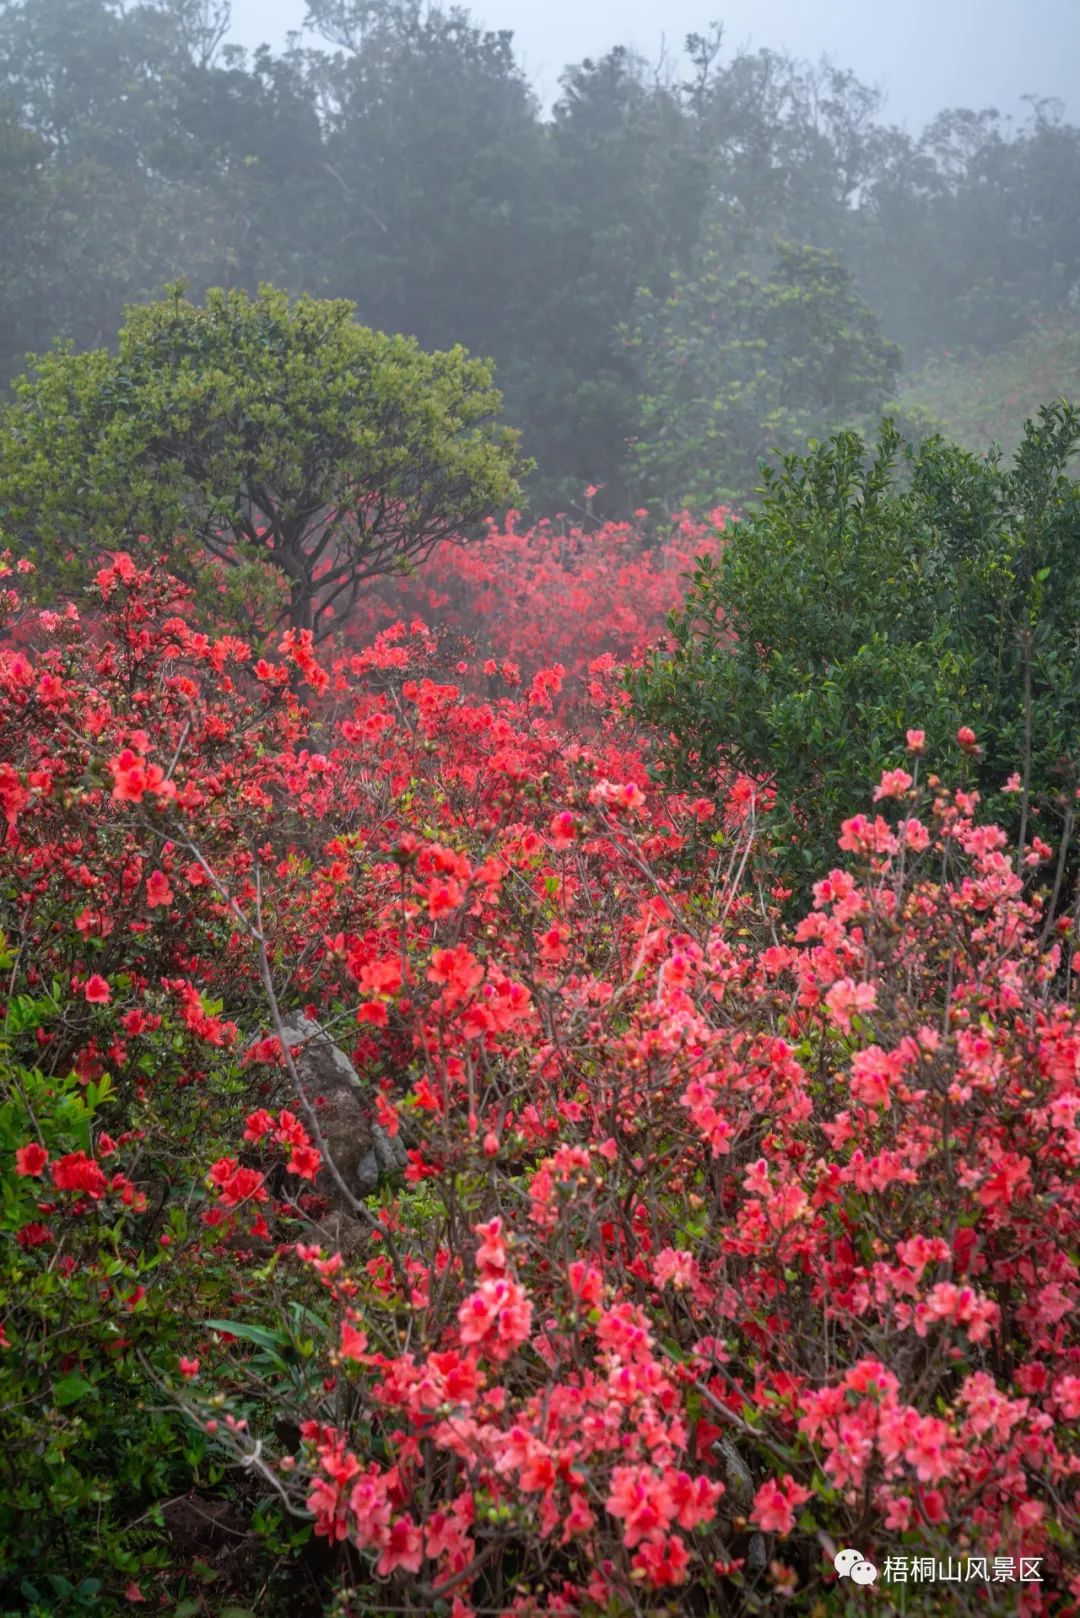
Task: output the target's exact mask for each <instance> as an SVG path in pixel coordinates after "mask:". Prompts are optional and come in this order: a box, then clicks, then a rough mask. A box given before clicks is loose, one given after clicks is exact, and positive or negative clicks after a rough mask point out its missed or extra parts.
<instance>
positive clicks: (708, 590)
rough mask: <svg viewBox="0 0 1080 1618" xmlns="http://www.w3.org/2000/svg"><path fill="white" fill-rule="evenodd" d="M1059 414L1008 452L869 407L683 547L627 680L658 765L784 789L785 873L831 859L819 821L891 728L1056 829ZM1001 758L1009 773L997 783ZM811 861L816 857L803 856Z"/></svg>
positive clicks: (1062, 683) (1075, 655) (1069, 599)
mask: <svg viewBox="0 0 1080 1618" xmlns="http://www.w3.org/2000/svg"><path fill="white" fill-rule="evenodd" d="M1078 442H1080V416H1078V415H1077V412H1076V411H1074V410H1073V409H1071V408H1070V407H1068V406H1066V405H1064V404H1060V405H1054V406H1051V407H1047V408H1045V409H1044V410H1042V411H1041V412H1040V415H1039V419H1038V421H1037V422H1034V423H1032V422H1029V423H1028V424H1027V427H1026V429H1025V436H1024V441H1023V443H1022V445H1021V447H1020V449H1019V451H1018V453H1017V456H1016V461H1015V465H1014V466H1013V467H1012V468H1011V469H1006V467H1005V466H1004V465H1002V464H1000V463H998V462H997V461H996V460H995V459H993V458H989V459H986V460H982V459H979V458H977V457H976V456H974V455H971V454H969V453H968V452H967V451H964V450H961V449H959V448H957V447H955V446H954V445H951V444H949V443H947V442H946V441H945V440H943V439H940V438H938V439H932V440H929V441H928V442H927V443H925V444H924V445H923V446H922V447H921V449H920V450H918V451H915V450H913V449H912V448H911V447H910V446H907V445H905V444H904V443H903V442H902V441H901V440H900V439H899V437H898V435H897V434H896V433H895V432H894V430H893V429H892V428H891V427H890V426H889V425H888V424H886V425H885V426H884V427H883V429H882V432H881V435H880V438H879V441H878V444H877V447H876V449H875V451H874V452H873V454H871V455H870V456H868V455H867V453H866V450H865V447H864V444H863V442H862V440H861V439H860V438H859V437H858V436H857V435H856V434H853V433H844V434H839V435H837V436H836V437H834V438H832V439H830V440H829V441H828V442H826V443H824V444H823V445H821V446H820V447H819V448H817V449H815V450H814V451H812V453H810V454H809V455H805V456H798V455H791V456H789V457H788V458H787V459H786V460H785V461H784V463H783V467H782V469H781V470H780V471H779V472H776V473H771V474H769V475H768V476H767V480H766V490H765V495H764V499H763V501H762V504H761V507H760V509H759V510H758V511H756V512H755V513H754V514H753V515H752V516H751V517H749V518H748V519H747V520H745V521H743V522H740V523H738V524H737V525H736V526H734V527H733V528H732V529H731V530H730V531H729V534H728V537H727V540H726V545H725V549H724V552H723V555H722V557H721V559H720V561H719V562H718V563H716V564H715V565H714V564H711V563H709V562H702V563H701V565H700V566H699V568H698V570H697V572H696V573H695V575H694V578H693V581H692V584H691V587H690V591H689V594H688V597H687V600H686V604H685V607H684V609H683V610H682V611H681V613H679V614H678V615H677V616H676V618H675V619H674V622H673V628H674V632H675V639H676V647H675V651H674V653H673V655H667V654H657V655H656V656H655V657H654V658H653V660H652V662H651V664H650V665H649V666H648V667H647V668H646V669H645V670H644V671H643V672H642V673H641V674H640V675H639V676H638V677H637V679H636V682H635V688H636V696H637V700H638V704H639V706H640V708H641V710H642V711H643V713H644V714H645V715H646V716H647V717H648V718H649V719H650V720H652V721H653V722H654V723H656V724H658V725H659V726H661V727H662V729H663V730H664V731H665V732H668V733H670V734H671V737H672V741H671V746H670V752H669V768H670V771H671V774H672V777H673V779H675V780H677V781H679V782H681V783H691V782H697V781H702V780H704V779H707V778H708V776H709V773H710V772H711V770H712V769H713V768H714V767H715V766H716V764H717V763H718V762H719V761H720V760H721V759H726V760H729V761H731V762H733V763H735V764H737V765H738V766H740V767H741V768H744V769H747V770H750V771H752V772H755V773H760V774H763V775H765V776H767V777H768V778H769V780H771V781H772V782H773V783H774V784H775V786H776V788H777V796H778V800H779V803H780V805H781V806H788V805H792V806H794V807H793V809H792V810H791V813H790V818H789V821H788V823H787V826H786V830H787V831H789V832H792V833H796V834H797V835H798V839H799V846H798V849H797V851H796V852H795V853H794V854H793V855H792V858H793V860H794V861H795V865H796V868H797V870H798V872H799V873H800V874H801V875H803V876H805V875H806V874H807V873H809V872H811V871H814V872H816V873H817V874H820V873H821V871H822V870H823V869H827V868H828V864H829V863H835V846H836V845H835V837H836V831H835V828H836V826H837V825H838V824H839V822H840V821H841V819H842V818H843V817H845V816H847V815H851V814H854V813H856V812H857V811H859V810H862V809H865V808H866V807H867V805H866V801H865V792H866V788H865V783H866V781H867V780H868V779H872V778H873V777H874V776H875V775H876V774H877V773H878V772H879V771H880V770H882V769H884V768H887V767H895V766H898V765H901V764H903V763H904V762H905V732H906V730H907V729H908V728H909V727H911V728H914V729H921V730H923V731H925V733H926V753H927V763H928V767H929V768H930V769H935V770H937V771H938V772H939V773H941V774H943V775H949V776H950V777H952V776H953V775H955V773H956V771H957V767H958V765H959V764H960V762H961V761H960V756H959V754H958V752H957V749H956V743H955V736H956V732H957V730H958V728H959V727H960V726H962V725H968V726H970V727H971V728H972V729H973V730H974V731H975V733H976V735H977V738H978V743H979V745H980V747H981V754H980V756H979V758H978V760H977V762H975V763H974V764H973V765H972V767H971V770H970V772H969V773H970V779H971V784H972V785H975V786H977V787H978V788H979V790H980V791H981V792H982V793H983V795H984V798H985V799H986V800H987V801H988V803H989V805H990V813H991V814H992V815H994V816H995V817H999V818H1002V819H1003V820H1004V821H1005V822H1006V823H1007V824H1009V825H1011V827H1012V828H1013V830H1014V832H1015V834H1016V836H1017V838H1018V839H1021V838H1025V837H1030V836H1031V835H1032V834H1033V833H1036V832H1038V833H1039V834H1040V835H1041V836H1042V837H1043V838H1044V840H1046V841H1047V842H1051V841H1053V840H1054V838H1055V837H1057V836H1058V834H1059V833H1063V834H1064V842H1065V843H1066V844H1067V843H1068V841H1069V838H1070V836H1071V833H1072V828H1073V821H1074V815H1075V809H1076V803H1075V794H1076V789H1077V786H1078V785H1080V750H1078V745H1077V736H1078V735H1080V562H1078V556H1080V483H1077V482H1076V481H1075V480H1074V479H1072V478H1070V477H1069V476H1068V474H1067V472H1066V470H1065V468H1066V466H1067V464H1068V462H1069V458H1070V456H1071V454H1072V453H1073V451H1074V450H1075V448H1076V446H1077V443H1078ZM1014 772H1017V773H1018V774H1019V776H1020V779H1021V783H1022V784H1024V785H1026V787H1027V789H1028V790H1027V791H1026V792H1025V791H1021V792H1020V793H1018V794H1009V795H1002V792H1001V789H1002V788H1003V786H1004V785H1005V783H1006V781H1007V779H1008V778H1009V777H1010V776H1011V775H1012V774H1013V773H1014ZM823 862H824V863H823Z"/></svg>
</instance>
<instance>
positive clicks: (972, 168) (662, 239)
mask: <svg viewBox="0 0 1080 1618" xmlns="http://www.w3.org/2000/svg"><path fill="white" fill-rule="evenodd" d="M307 23H308V26H309V28H310V29H312V30H314V32H315V34H316V35H317V36H318V37H319V38H320V39H321V40H322V41H323V44H322V45H321V47H320V48H317V49H316V48H308V47H306V46H304V45H302V44H301V43H300V42H299V36H297V38H296V39H294V41H293V43H292V44H291V45H290V46H289V47H288V48H286V49H285V50H284V51H279V52H275V51H273V50H271V49H269V48H267V47H263V48H261V49H259V50H258V51H256V52H254V53H245V52H244V51H243V50H242V49H240V48H239V47H236V46H232V45H228V44H226V43H225V38H226V35H227V31H228V27H229V13H228V8H227V5H226V4H224V3H220V0H161V3H159V4H153V5H150V4H145V5H136V6H124V5H122V4H119V3H115V0H19V3H7V4H4V5H2V6H0V217H2V220H3V229H2V231H0V385H3V386H6V385H7V384H9V383H10V381H11V380H12V379H13V378H14V377H15V376H16V375H17V374H19V373H20V372H21V371H22V370H23V369H24V366H25V356H26V354H27V353H28V351H41V350H43V349H46V348H48V347H49V346H50V345H51V344H52V343H53V341H54V340H55V339H56V338H57V337H60V338H63V339H67V340H70V341H71V343H73V344H74V345H75V347H76V348H85V347H90V346H96V345H107V344H109V343H110V342H111V341H112V340H113V338H114V336H115V334H116V332H117V330H118V328H119V326H120V324H121V321H122V310H123V307H124V305H125V304H128V303H131V302H139V301H143V300H146V299H149V298H151V297H154V296H158V295H160V292H161V289H162V287H163V285H164V284H166V283H168V282H171V281H173V280H175V279H177V278H180V277H183V278H185V279H186V281H187V284H188V288H189V291H190V293H191V295H192V296H200V295H201V294H202V292H203V291H204V290H205V289H206V288H208V287H211V286H226V287H243V288H248V289H254V288H255V287H256V286H257V285H258V284H259V283H261V282H271V283H273V284H275V285H277V286H281V287H283V288H285V289H287V290H289V291H290V292H300V291H307V292H310V293H313V294H315V295H318V296H323V297H340V298H347V299H350V300H352V301H353V302H355V304H356V306H357V313H358V317H359V319H360V320H361V321H363V322H364V323H365V324H367V325H370V326H373V327H375V328H378V329H382V330H386V331H390V332H404V333H409V334H412V335H415V337H416V338H417V339H418V340H419V341H420V343H421V344H423V345H424V346H425V347H427V348H446V347H451V346H453V345H456V344H463V345H465V346H466V347H467V348H468V349H469V350H470V351H472V352H475V353H477V354H482V355H488V356H491V357H492V358H493V359H494V360H495V362H496V366H497V373H496V376H497V381H498V384H499V386H500V387H501V389H502V391H503V394H504V400H505V403H504V411H503V413H504V417H505V419H506V420H507V421H509V422H511V423H512V424H513V425H515V426H517V427H518V428H520V429H521V431H522V435H523V442H524V447H525V450H526V451H527V453H528V454H529V455H530V456H531V457H533V458H534V460H535V462H536V471H535V473H534V474H533V476H532V480H531V482H530V484H529V489H530V499H531V501H532V504H533V509H534V511H535V512H554V511H556V510H559V509H562V508H563V507H564V506H565V504H566V503H568V502H571V501H573V500H580V499H581V496H582V490H583V489H584V488H585V486H586V485H588V484H592V485H595V486H598V492H597V494H596V496H595V497H594V498H595V501H596V509H597V510H598V511H600V512H602V513H603V514H606V515H609V516H618V515H621V514H624V513H625V512H627V511H629V510H632V509H634V508H635V507H637V506H639V505H642V504H648V505H650V506H652V507H666V509H668V510H671V509H674V508H675V507H676V506H677V505H678V504H679V502H681V501H684V500H687V499H690V500H692V501H696V502H697V503H699V504H700V503H702V502H708V501H709V500H718V499H721V498H728V497H732V496H735V497H737V496H738V495H740V494H741V493H745V491H746V489H747V487H752V486H753V482H754V467H755V466H756V462H757V458H758V457H759V456H760V455H761V454H763V453H764V452H765V451H766V450H767V449H768V447H769V445H770V444H771V443H773V442H777V443H781V444H783V443H784V442H785V441H788V440H790V441H791V442H797V440H798V439H799V438H800V437H803V438H805V436H806V435H807V434H810V433H813V432H815V431H817V430H819V429H820V428H822V427H825V428H827V427H830V426H833V425H838V424H840V425H842V424H847V423H849V422H850V423H857V422H858V421H860V420H864V419H866V418H867V417H868V416H869V415H872V414H874V413H877V412H878V411H879V410H880V409H881V408H882V407H883V406H885V405H887V404H890V403H891V402H892V401H893V400H894V399H896V398H897V397H899V396H900V394H901V391H902V388H903V379H904V378H905V377H910V375H911V374H912V373H913V372H915V371H916V370H917V369H918V368H919V367H921V366H923V365H925V364H926V362H927V361H930V362H931V363H932V364H936V363H938V362H940V359H941V357H942V356H943V355H948V356H952V357H954V358H957V359H960V360H963V359H968V358H970V357H972V356H979V357H987V356H992V355H995V354H999V353H1002V352H1004V351H1006V350H1008V349H1009V345H1015V344H1016V343H1017V342H1018V341H1021V340H1022V339H1023V338H1024V336H1025V334H1027V333H1037V332H1039V331H1042V332H1045V330H1046V329H1047V327H1048V326H1050V327H1053V326H1054V325H1055V324H1056V323H1064V324H1068V323H1069V322H1070V321H1072V322H1074V323H1075V321H1076V319H1077V318H1080V314H1078V311H1077V309H1076V305H1077V301H1078V295H1080V129H1078V128H1077V127H1076V126H1074V125H1072V124H1070V123H1068V122H1066V121H1065V119H1064V117H1063V114H1062V110H1061V108H1060V107H1059V106H1058V105H1057V104H1056V103H1052V102H1048V101H1041V100H1039V99H1037V98H1034V97H1032V98H1029V100H1028V103H1027V105H1028V111H1027V114H1026V117H1025V119H1024V120H1022V121H1019V122H1018V123H1016V124H1014V123H1012V122H1010V120H1008V119H1006V118H1004V117H1002V116H1000V115H999V114H998V113H997V112H994V111H991V110H979V111H969V110H963V109H948V110H945V111H943V112H942V113H941V114H940V115H939V116H938V117H937V118H936V119H935V120H934V121H933V122H932V123H931V124H929V125H928V126H927V128H925V129H924V130H923V131H922V133H921V134H918V135H912V134H908V133H905V132H903V131H902V130H900V129H898V128H895V127H893V126H891V125H889V124H888V123H887V122H885V121H883V118H882V109H881V103H880V97H879V96H878V94H877V93H876V92H875V91H874V90H872V89H871V88H869V87H867V86H866V85H864V84H862V83H860V82H859V80H858V79H857V78H856V77H855V76H854V75H853V74H852V73H850V72H847V71H845V70H844V68H843V67H842V66H827V65H823V66H817V67H811V66H808V65H807V64H806V63H803V62H799V61H795V60H792V59H790V58H789V57H787V56H785V55H782V54H778V53H776V52H773V51H769V50H758V51H754V52H742V53H735V54H732V53H731V52H729V51H728V50H727V49H726V46H725V42H724V40H723V37H722V34H721V33H720V31H716V32H714V33H712V34H708V35H702V36H693V37H691V38H690V40H689V41H688V42H687V43H688V48H687V52H686V55H685V57H683V58H682V59H681V60H680V62H679V64H669V65H667V66H665V65H663V64H661V65H660V66H659V67H658V66H656V65H655V64H648V63H645V62H643V61H641V60H639V59H638V58H636V57H635V56H634V55H633V54H632V53H631V52H629V51H628V50H626V49H624V48H622V47H620V46H617V45H616V46H615V47H614V48H613V49H612V50H611V51H610V52H609V53H608V54H607V55H606V56H605V57H603V58H602V59H600V60H596V61H589V60H587V61H584V62H581V63H578V64H576V65H573V66H570V67H568V68H567V69H566V71H565V72H564V73H563V75H562V78H561V80H560V86H561V88H560V93H559V96H558V99H557V101H556V102H555V105H554V107H553V109H552V110H551V112H550V114H547V113H545V111H544V109H543V108H542V107H541V105H540V104H539V101H538V99H537V97H536V95H535V93H534V92H533V90H532V88H531V87H530V84H529V81H528V79H527V77H526V75H525V73H524V72H523V70H522V68H521V67H520V65H519V63H518V61H517V59H516V57H515V51H514V43H513V39H512V37H511V35H510V34H509V33H505V32H500V33H491V32H487V31H485V30H484V29H483V27H482V26H480V25H479V24H477V23H476V22H474V21H473V20H472V18H471V17H470V16H469V14H468V13H467V12H465V11H462V10H458V9H456V8H455V9H449V10H439V9H428V8H426V7H424V6H422V5H420V4H415V3H405V4H398V3H386V0H311V3H310V5H309V12H308V17H307ZM1018 88H1022V87H1018ZM703 466H704V467H706V468H707V469H708V470H707V472H706V473H704V474H703V473H702V471H701V468H702V467H703ZM690 468H694V469H696V470H695V471H694V474H693V476H691V473H690V471H689V470H688V469H690ZM703 476H704V477H705V478H706V483H705V484H704V485H703V483H702V477H703Z"/></svg>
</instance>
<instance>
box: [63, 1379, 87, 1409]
mask: <svg viewBox="0 0 1080 1618" xmlns="http://www.w3.org/2000/svg"><path fill="white" fill-rule="evenodd" d="M93 1391H94V1384H93V1383H92V1382H88V1381H87V1380H86V1378H85V1377H84V1376H65V1377H64V1378H63V1380H62V1381H60V1382H58V1383H57V1384H56V1387H55V1388H54V1389H53V1403H54V1404H55V1405H57V1406H59V1408H60V1409H63V1408H64V1407H65V1405H73V1404H75V1402H76V1401H77V1400H79V1399H82V1398H85V1396H86V1395H87V1394H88V1393H93Z"/></svg>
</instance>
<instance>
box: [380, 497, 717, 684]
mask: <svg viewBox="0 0 1080 1618" xmlns="http://www.w3.org/2000/svg"><path fill="white" fill-rule="evenodd" d="M599 492H600V491H599V490H598V489H596V488H594V487H589V488H587V489H586V490H585V491H584V498H585V502H586V504H585V507H584V509H583V510H581V511H579V513H578V515H577V517H576V518H575V519H573V520H571V519H570V518H569V517H565V518H563V519H562V520H560V521H543V522H539V523H537V524H535V525H534V526H532V527H528V528H522V527H521V526H520V517H519V514H518V513H517V512H514V511H510V512H508V513H507V516H506V518H505V521H504V522H503V523H502V524H501V525H497V524H496V523H494V522H492V523H491V524H490V525H489V530H488V533H487V535H486V536H485V537H484V538H482V539H479V540H474V541H473V542H472V543H470V544H469V545H467V546H461V545H445V546H443V547H441V549H439V550H437V551H436V552H435V553H434V555H433V556H432V557H431V559H430V561H429V562H428V563H427V564H426V566H424V567H422V568H416V569H413V570H411V571H409V572H408V573H402V574H399V575H397V576H396V577H395V576H392V575H391V576H387V577H384V578H381V579H379V580H377V581H376V582H375V584H374V586H373V588H372V590H371V591H370V593H369V594H368V595H367V596H366V597H365V598H364V599H363V600H362V601H361V602H360V603H359V605H358V606H357V608H356V609H355V610H354V613H353V616H352V618H351V620H350V624H349V637H350V640H352V641H353V642H354V643H356V644H357V645H359V646H363V645H365V644H367V643H369V642H370V641H371V639H372V638H373V637H374V636H375V635H376V634H377V633H378V632H379V631H381V630H384V629H387V628H389V627H390V626H391V625H393V624H394V623H396V622H398V621H400V620H402V619H404V620H405V621H406V622H409V621H411V620H413V619H414V618H420V619H421V620H422V621H423V622H424V623H426V624H433V625H434V624H437V625H438V626H439V629H440V635H441V639H442V643H443V645H444V646H445V647H446V648H447V649H448V650H449V649H450V648H451V647H452V646H453V647H457V648H458V649H460V648H461V647H462V646H464V647H466V648H467V649H469V650H470V651H471V652H472V654H473V658H472V663H471V665H470V667H469V670H468V673H469V675H470V676H471V680H472V682H476V680H477V679H480V680H482V682H483V685H482V688H483V690H484V691H485V692H490V693H491V694H495V693H496V692H506V691H507V690H508V689H510V688H512V687H513V686H514V685H515V684H516V683H517V681H518V680H525V679H531V678H532V677H533V675H535V674H536V673H537V672H538V671H539V670H540V669H542V668H554V667H556V666H560V667H561V668H562V669H563V672H564V675H566V676H567V677H570V678H571V685H570V687H569V689H568V694H570V692H572V693H573V694H575V695H579V694H580V693H581V691H582V689H583V686H584V685H585V684H586V683H587V681H586V678H585V677H586V676H587V675H588V670H589V664H590V663H593V662H595V661H596V659H597V658H601V657H603V658H607V659H614V661H615V662H616V663H618V664H620V665H630V664H634V663H637V662H640V661H641V659H642V656H643V654H644V653H645V652H646V651H647V650H648V649H649V647H650V646H652V645H653V644H654V643H655V642H656V641H657V639H664V638H666V637H665V636H664V628H665V623H666V620H667V617H668V614H669V613H670V612H671V611H672V609H673V608H675V607H677V606H678V605H679V604H680V603H681V601H682V597H683V593H684V590H685V587H686V579H687V577H688V575H689V574H690V572H691V571H692V569H693V566H694V561H695V558H697V557H699V556H703V555H708V556H715V555H717V554H719V550H720V546H721V544H722V535H723V532H724V530H725V528H726V527H728V525H729V524H730V523H731V522H732V521H733V513H732V511H731V510H730V508H728V507H726V506H718V507H717V508H716V509H715V510H713V511H712V512H710V514H709V517H708V519H707V520H704V521H702V520H696V519H694V518H692V517H691V516H690V514H689V513H688V512H683V513H681V514H680V515H679V516H678V517H676V518H675V519H674V520H673V521H672V522H671V523H670V524H669V525H668V527H667V529H666V531H665V532H664V533H663V534H662V535H657V533H656V532H655V529H654V528H653V526H652V525H651V524H649V523H648V522H647V521H646V517H647V513H646V512H645V511H644V510H641V511H638V512H637V513H636V514H635V516H634V518H633V519H632V520H630V521H626V522H601V521H597V520H595V519H594V518H593V516H592V502H593V500H594V499H595V498H596V497H597V495H598V494H599ZM457 637H460V639H458V638H457ZM457 661H459V659H455V660H454V662H455V667H454V674H455V676H456V677H457V678H458V680H460V679H461V671H460V670H458V669H457V668H456V663H457ZM507 682H509V685H508V684H507Z"/></svg>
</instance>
